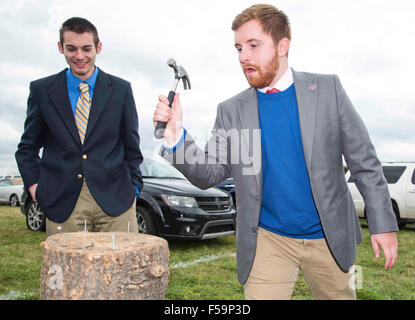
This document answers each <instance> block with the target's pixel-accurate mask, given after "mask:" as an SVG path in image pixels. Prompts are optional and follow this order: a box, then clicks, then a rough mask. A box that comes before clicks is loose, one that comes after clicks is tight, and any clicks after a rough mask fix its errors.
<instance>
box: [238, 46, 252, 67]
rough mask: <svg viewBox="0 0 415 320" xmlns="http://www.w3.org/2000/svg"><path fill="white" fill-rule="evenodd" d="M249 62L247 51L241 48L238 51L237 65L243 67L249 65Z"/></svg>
mask: <svg viewBox="0 0 415 320" xmlns="http://www.w3.org/2000/svg"><path fill="white" fill-rule="evenodd" d="M249 61H250V56H249V54H248V52H247V50H244V49H243V48H241V49H240V51H239V63H240V64H241V65H243V64H245V63H249Z"/></svg>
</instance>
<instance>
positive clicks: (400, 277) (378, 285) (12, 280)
mask: <svg viewBox="0 0 415 320" xmlns="http://www.w3.org/2000/svg"><path fill="white" fill-rule="evenodd" d="M362 229H363V237H364V241H363V242H362V244H361V245H360V246H359V248H358V257H357V260H356V265H357V266H359V267H360V268H361V270H362V276H363V278H362V288H361V289H358V290H357V298H358V299H360V300H375V299H381V300H390V299H391V300H393V299H399V300H413V299H415V281H414V279H415V251H414V250H413V248H415V226H414V225H409V226H407V227H406V228H405V229H404V230H402V231H400V232H399V233H398V238H399V259H398V262H397V264H396V265H395V266H394V267H393V268H392V269H391V270H388V271H385V270H384V268H383V265H384V260H383V259H382V258H380V259H375V258H374V255H373V252H372V246H371V243H370V239H369V232H368V228H367V225H366V224H365V222H362ZM45 238H46V235H45V233H44V232H32V231H29V230H28V229H27V227H26V222H25V217H24V216H23V215H22V214H21V213H20V210H19V209H18V208H11V207H8V206H0V299H39V284H40V268H41V259H42V248H41V246H40V243H41V242H42V241H44V240H45ZM169 250H170V280H169V286H168V289H167V294H166V299H169V300H171V299H176V300H189V299H193V300H204V299H209V300H235V299H244V295H243V287H242V286H241V285H240V284H239V283H238V280H237V277H236V262H235V256H234V253H235V237H234V236H228V237H223V238H218V239H213V240H206V241H197V242H179V241H170V242H169ZM292 298H293V299H295V300H308V299H312V296H311V294H310V292H309V290H308V287H307V284H306V282H305V281H304V278H303V277H302V276H301V274H300V276H299V280H298V282H297V284H296V286H295V289H294V293H293V297H292Z"/></svg>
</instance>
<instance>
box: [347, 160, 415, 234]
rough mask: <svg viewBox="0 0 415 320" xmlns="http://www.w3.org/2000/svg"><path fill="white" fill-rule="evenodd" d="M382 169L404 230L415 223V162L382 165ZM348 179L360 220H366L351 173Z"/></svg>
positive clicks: (348, 174)
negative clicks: (409, 224) (407, 225)
mask: <svg viewBox="0 0 415 320" xmlns="http://www.w3.org/2000/svg"><path fill="white" fill-rule="evenodd" d="M382 167H383V173H384V175H385V178H386V181H387V182H388V188H389V192H390V195H391V200H392V208H393V212H394V213H395V216H396V221H397V223H398V226H399V228H400V229H402V228H403V227H405V225H406V224H407V223H415V162H413V163H408V162H405V163H404V162H402V163H401V162H391V163H382ZM346 179H347V184H348V186H349V190H350V192H351V195H352V198H353V202H354V205H355V207H356V211H357V214H358V216H359V218H366V211H365V206H364V202H363V198H362V196H361V195H360V193H359V191H358V189H357V187H356V186H355V184H354V182H353V181H352V179H351V178H350V171H348V172H347V173H346Z"/></svg>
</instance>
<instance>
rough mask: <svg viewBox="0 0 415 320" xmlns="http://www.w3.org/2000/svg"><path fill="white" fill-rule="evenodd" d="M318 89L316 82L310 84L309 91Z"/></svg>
mask: <svg viewBox="0 0 415 320" xmlns="http://www.w3.org/2000/svg"><path fill="white" fill-rule="evenodd" d="M316 89H317V85H316V84H315V83H312V84H310V85H309V86H308V91H310V92H314V91H316Z"/></svg>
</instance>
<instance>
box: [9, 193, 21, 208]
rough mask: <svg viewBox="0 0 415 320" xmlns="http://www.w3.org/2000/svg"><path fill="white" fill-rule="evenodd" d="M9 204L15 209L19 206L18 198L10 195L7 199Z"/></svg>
mask: <svg viewBox="0 0 415 320" xmlns="http://www.w3.org/2000/svg"><path fill="white" fill-rule="evenodd" d="M9 204H10V205H11V206H12V207H17V206H19V197H18V196H17V195H16V194H12V195H11V196H10V199H9Z"/></svg>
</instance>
